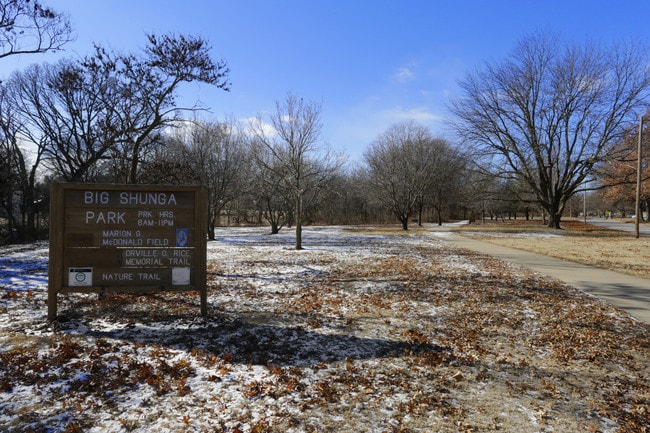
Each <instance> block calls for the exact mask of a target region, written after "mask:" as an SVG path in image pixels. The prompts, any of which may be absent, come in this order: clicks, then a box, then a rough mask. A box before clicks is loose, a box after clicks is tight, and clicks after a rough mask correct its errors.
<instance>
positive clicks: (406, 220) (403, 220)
mask: <svg viewBox="0 0 650 433" xmlns="http://www.w3.org/2000/svg"><path fill="white" fill-rule="evenodd" d="M399 221H400V222H401V223H402V230H408V229H409V217H408V216H407V217H400V219H399Z"/></svg>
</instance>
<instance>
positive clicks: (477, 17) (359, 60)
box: [0, 0, 650, 161]
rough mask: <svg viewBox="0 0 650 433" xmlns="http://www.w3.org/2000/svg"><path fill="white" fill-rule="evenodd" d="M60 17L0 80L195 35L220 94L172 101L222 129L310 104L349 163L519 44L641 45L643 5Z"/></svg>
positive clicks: (409, 5) (168, 10) (379, 6)
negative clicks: (549, 36)
mask: <svg viewBox="0 0 650 433" xmlns="http://www.w3.org/2000/svg"><path fill="white" fill-rule="evenodd" d="M44 1H45V3H46V4H48V5H50V6H52V7H54V8H56V9H58V10H60V11H63V12H66V13H68V14H69V16H70V19H71V21H72V24H73V27H74V30H75V33H76V35H77V40H76V41H75V42H74V43H71V44H69V45H68V46H67V47H66V52H63V53H58V54H57V55H41V56H35V55H32V56H22V57H20V58H18V57H8V58H6V59H4V60H0V77H6V76H7V75H8V73H9V72H11V71H12V70H15V69H20V68H22V67H24V66H27V65H28V64H31V63H35V62H43V61H48V62H53V61H55V60H56V59H57V58H58V57H62V56H64V57H76V56H83V55H86V54H89V53H91V51H92V44H93V42H97V43H100V44H102V45H104V46H106V47H108V48H111V49H114V50H117V51H122V52H128V51H138V50H139V49H140V48H141V47H143V46H144V45H145V42H146V38H145V33H149V32H156V33H167V32H172V33H176V34H181V33H182V34H192V35H200V36H202V37H204V38H205V39H207V40H208V41H209V42H210V44H211V46H212V53H213V55H214V57H215V58H217V59H223V60H225V61H226V62H227V63H228V66H229V67H230V70H231V73H230V81H231V82H232V90H231V91H230V92H228V93H226V92H223V91H221V90H219V89H216V88H213V87H210V86H207V85H196V84H188V85H185V86H184V87H183V89H182V94H183V100H185V101H190V102H194V101H195V100H197V99H198V100H200V101H201V103H202V104H203V105H205V106H207V107H209V108H210V111H211V113H210V114H204V115H203V117H209V118H213V119H219V120H223V119H225V118H226V117H229V116H231V115H232V116H235V117H236V118H240V119H247V118H252V117H254V116H255V115H257V114H258V113H261V114H262V115H264V114H265V113H269V112H271V111H273V110H274V107H275V101H277V100H283V99H284V98H285V97H286V95H287V93H288V92H292V93H294V94H295V95H297V96H299V97H302V98H304V99H306V100H309V101H315V102H319V103H322V108H323V111H322V121H323V131H322V132H323V134H322V135H323V139H324V141H326V142H328V143H329V144H331V145H332V147H334V148H335V149H337V150H339V151H343V152H345V153H347V154H348V155H350V157H351V159H352V160H353V161H355V160H360V159H361V157H362V154H363V151H364V150H365V149H366V147H367V146H368V144H369V143H370V142H371V141H372V140H373V139H374V138H376V137H377V136H378V135H379V134H380V133H381V132H383V131H384V130H386V129H387V128H388V127H389V126H390V125H391V124H393V123H395V122H399V121H403V120H410V119H413V120H416V121H418V122H420V123H422V124H424V125H426V126H427V127H429V128H430V129H431V131H432V132H433V133H434V134H435V135H438V136H446V137H449V136H448V134H447V132H446V130H445V122H444V120H445V118H446V117H447V109H446V106H447V104H448V103H449V101H450V99H451V98H454V97H456V96H458V95H459V90H458V87H457V80H459V79H461V78H462V77H463V76H464V74H465V73H466V72H467V71H468V70H471V69H473V68H476V67H480V66H481V65H482V64H483V62H485V61H493V60H500V59H503V58H504V57H506V56H507V55H508V54H509V53H510V51H511V50H512V48H513V47H514V45H515V44H516V43H517V41H518V40H520V39H521V38H522V37H523V36H525V35H526V34H529V33H531V32H536V31H552V32H557V33H559V34H560V35H561V36H562V37H563V38H565V39H569V40H575V41H577V42H584V41H587V40H595V41H599V42H603V43H611V42H615V41H617V40H620V39H629V38H636V39H638V40H641V41H643V42H645V43H650V26H649V25H648V19H649V17H650V2H649V1H646V0H636V1H631V0H618V1H613V0H607V1H605V0H592V1H582V0H574V1H572V0H546V1H539V0H538V1H526V0H517V1H509V0H508V1H499V0H492V1H479V0H467V1H463V0H455V1H454V0H451V1H441V0H438V1H436V0H429V1H424V0H420V1H406V0H402V1H384V0H363V1H362V0H312V1H310V0H302V1H300V0H275V1H270V0H268V1H264V0H230V1H219V0H201V1H199V0H185V1H179V0H103V1H98V0H44Z"/></svg>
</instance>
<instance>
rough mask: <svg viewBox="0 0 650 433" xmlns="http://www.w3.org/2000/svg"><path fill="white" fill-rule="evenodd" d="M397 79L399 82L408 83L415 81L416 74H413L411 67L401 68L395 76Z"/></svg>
mask: <svg viewBox="0 0 650 433" xmlns="http://www.w3.org/2000/svg"><path fill="white" fill-rule="evenodd" d="M395 77H396V78H397V81H398V82H400V83H406V82H408V81H413V80H415V72H413V70H411V69H410V68H409V67H407V66H403V67H401V68H399V70H398V71H397V73H396V74H395Z"/></svg>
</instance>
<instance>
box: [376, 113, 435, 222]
mask: <svg viewBox="0 0 650 433" xmlns="http://www.w3.org/2000/svg"><path fill="white" fill-rule="evenodd" d="M437 143H438V141H437V140H436V139H434V138H433V136H432V135H431V133H430V131H429V130H428V129H427V128H426V127H424V126H422V125H420V124H418V123H416V122H414V121H409V122H401V123H396V124H393V125H392V126H390V127H389V128H388V129H387V130H386V131H385V132H383V133H382V134H381V135H380V136H379V137H377V138H376V139H375V140H374V141H373V142H372V143H371V144H370V146H369V147H368V149H367V150H366V152H365V153H364V160H365V163H366V167H367V172H368V179H370V182H371V185H372V190H373V192H374V194H375V196H376V197H377V199H378V201H379V202H381V203H382V204H383V205H384V206H385V207H387V208H388V209H390V210H391V211H392V213H393V214H394V215H395V216H396V217H397V219H398V220H399V221H400V223H401V224H402V229H404V230H408V222H409V218H410V217H411V216H412V215H413V214H414V213H415V212H416V210H417V209H418V206H419V205H420V204H421V203H423V200H424V196H425V192H426V191H427V188H428V187H429V186H430V185H431V181H432V179H433V176H434V175H435V162H436V156H437V152H436V151H435V147H436V146H437Z"/></svg>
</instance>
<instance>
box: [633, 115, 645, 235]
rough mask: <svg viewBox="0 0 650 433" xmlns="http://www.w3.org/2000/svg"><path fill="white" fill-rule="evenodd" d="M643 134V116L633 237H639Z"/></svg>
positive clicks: (638, 149) (637, 155)
mask: <svg viewBox="0 0 650 433" xmlns="http://www.w3.org/2000/svg"><path fill="white" fill-rule="evenodd" d="M642 136H643V116H641V119H639V143H638V145H637V150H636V212H635V215H634V237H635V238H637V239H639V217H640V216H639V213H640V212H639V211H640V210H641V138H642Z"/></svg>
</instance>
